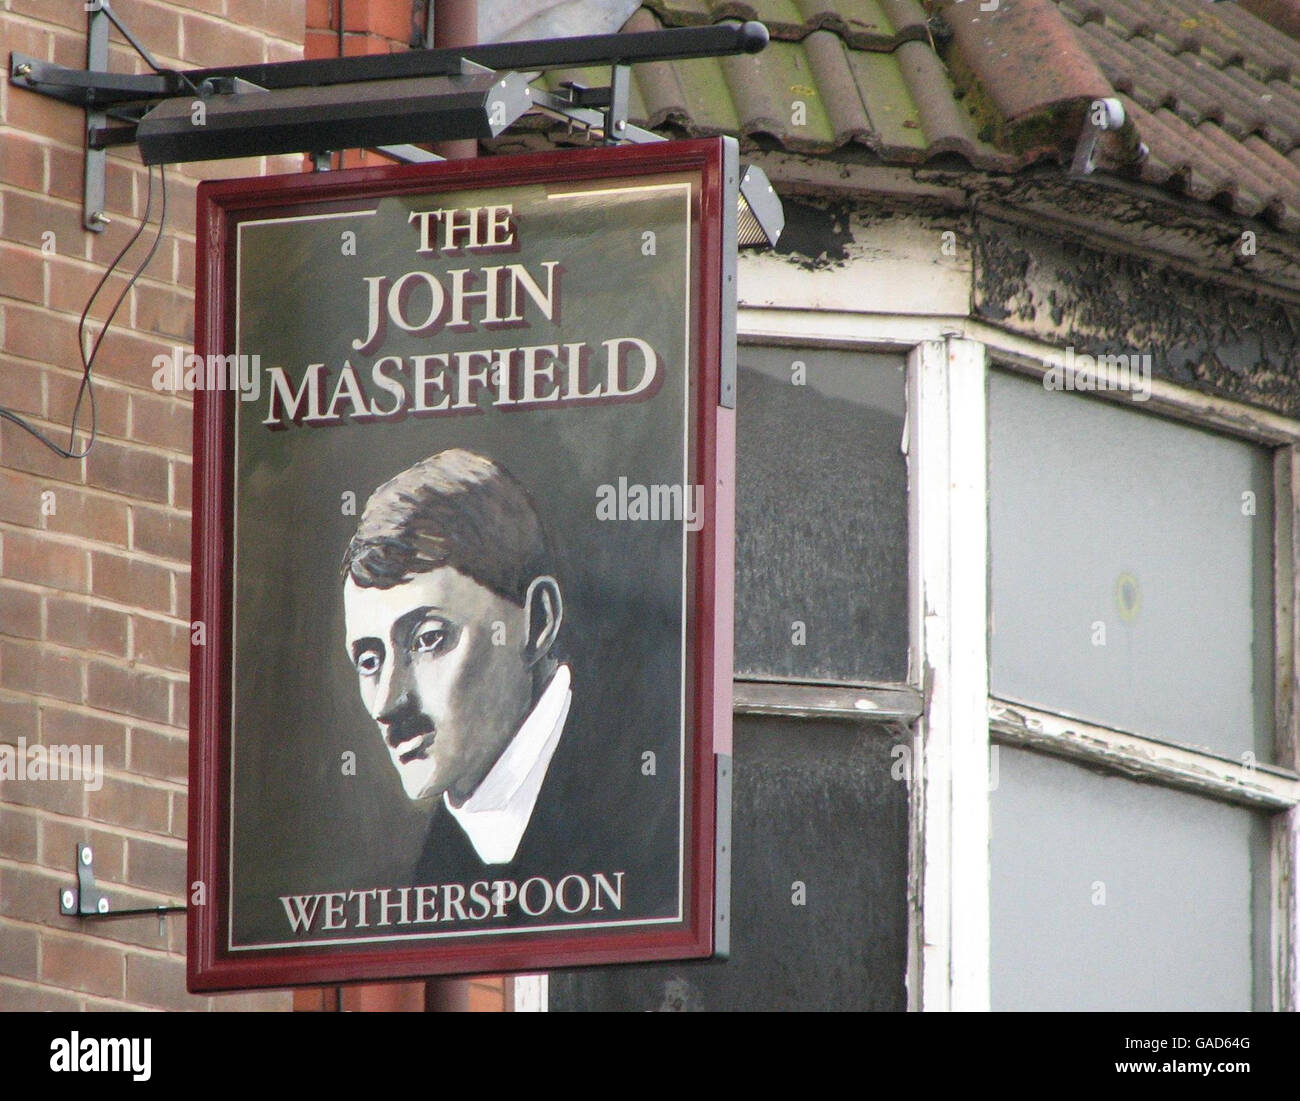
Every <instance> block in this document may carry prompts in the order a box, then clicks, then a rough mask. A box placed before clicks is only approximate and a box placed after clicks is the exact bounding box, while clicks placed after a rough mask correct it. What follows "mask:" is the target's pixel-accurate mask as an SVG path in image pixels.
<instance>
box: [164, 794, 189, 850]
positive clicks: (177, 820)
mask: <svg viewBox="0 0 1300 1101" xmlns="http://www.w3.org/2000/svg"><path fill="white" fill-rule="evenodd" d="M189 828H190V798H189V796H188V795H186V794H185V793H184V792H183V791H173V792H172V813H171V829H170V831H169V832H170V833H171V835H172V836H173V837H179V838H180V839H181V840H182V841H183V840H185V837H186V835H187V834H188V833H189Z"/></svg>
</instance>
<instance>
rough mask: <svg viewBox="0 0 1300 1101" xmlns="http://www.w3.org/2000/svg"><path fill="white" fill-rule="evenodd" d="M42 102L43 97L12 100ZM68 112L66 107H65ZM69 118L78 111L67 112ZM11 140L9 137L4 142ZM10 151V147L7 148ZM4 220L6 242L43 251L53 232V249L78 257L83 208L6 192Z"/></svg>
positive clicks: (0, 229)
mask: <svg viewBox="0 0 1300 1101" xmlns="http://www.w3.org/2000/svg"><path fill="white" fill-rule="evenodd" d="M15 98H22V99H29V98H30V99H40V98H41V97H40V96H22V97H11V99H10V101H9V102H10V103H12V102H13V100H14V99H15ZM64 109H65V110H66V109H67V108H64ZM68 113H69V114H70V115H77V114H80V112H79V111H75V110H73V111H68ZM8 140H9V138H8V135H7V134H6V136H5V141H6V143H7V142H8ZM6 151H7V145H6ZM4 199H5V201H4V217H3V219H0V237H3V238H4V239H5V240H6V241H20V242H22V243H23V244H26V245H32V246H33V247H34V248H38V249H39V248H40V247H41V246H42V245H43V244H44V243H45V241H46V240H48V238H45V239H42V237H41V234H43V233H45V232H46V231H52V232H53V233H54V250H55V252H56V253H58V254H60V255H63V256H76V255H79V246H80V244H81V241H82V234H83V233H84V232H85V230H84V229H83V228H82V225H81V208H80V206H73V205H72V204H70V203H58V202H54V201H53V200H51V199H47V198H46V197H45V196H44V195H32V194H29V193H27V192H25V191H7V192H5V197H4Z"/></svg>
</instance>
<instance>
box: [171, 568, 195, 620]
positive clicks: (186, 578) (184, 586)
mask: <svg viewBox="0 0 1300 1101" xmlns="http://www.w3.org/2000/svg"><path fill="white" fill-rule="evenodd" d="M175 577H176V602H175V604H174V605H173V606H172V615H174V616H175V617H176V618H177V619H185V620H189V618H190V613H191V610H192V609H191V606H190V575H189V571H188V570H186V571H184V572H182V571H180V570H177V571H176V575H175Z"/></svg>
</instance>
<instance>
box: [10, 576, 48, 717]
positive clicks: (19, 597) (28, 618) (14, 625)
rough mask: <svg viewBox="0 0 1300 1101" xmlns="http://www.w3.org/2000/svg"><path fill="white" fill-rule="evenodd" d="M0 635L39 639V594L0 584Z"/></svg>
mask: <svg viewBox="0 0 1300 1101" xmlns="http://www.w3.org/2000/svg"><path fill="white" fill-rule="evenodd" d="M0 634H4V635H7V636H8V637H10V638H33V639H35V638H40V637H41V595H40V593H38V592H34V591H33V590H31V589H18V588H15V587H14V586H12V585H6V584H4V583H3V582H0ZM0 736H3V731H0Z"/></svg>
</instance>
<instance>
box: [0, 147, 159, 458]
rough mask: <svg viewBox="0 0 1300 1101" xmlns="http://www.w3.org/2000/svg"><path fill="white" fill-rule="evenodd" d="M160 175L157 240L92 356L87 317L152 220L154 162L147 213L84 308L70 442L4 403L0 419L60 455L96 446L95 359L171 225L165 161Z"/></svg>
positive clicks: (111, 315) (81, 454) (76, 454)
mask: <svg viewBox="0 0 1300 1101" xmlns="http://www.w3.org/2000/svg"><path fill="white" fill-rule="evenodd" d="M158 175H159V179H160V181H161V183H162V187H161V191H162V208H161V210H160V212H159V217H158V232H157V233H156V234H155V235H154V239H153V244H151V245H150V246H149V251H148V252H147V253H146V254H145V257H144V259H143V260H141V261H140V263H139V265H138V266H137V267H136V269H135V272H134V274H133V275H132V276H131V278H130V279H128V280H127V283H126V286H125V287H123V288H122V293H121V294H120V295H118V296H117V301H116V302H114V303H113V308H112V309H111V310H110V311H109V314H108V317H107V318H105V319H104V324H103V326H102V327H101V328H100V330H99V335H98V336H97V337H96V338H95V342H94V344H93V345H92V347H91V350H90V355H89V356H87V355H86V338H85V332H86V319H87V317H89V315H90V308H91V307H92V306H93V305H94V304H95V299H96V298H98V297H99V293H100V291H102V290H103V289H104V286H105V285H106V284H107V283H108V280H109V278H110V277H111V276H112V274H113V272H115V271H116V270H117V267H118V265H119V264H120V263H121V262H122V260H123V258H124V257H125V256H126V254H127V253H128V252H129V251H130V250H131V247H132V246H133V245H134V244H135V243H136V241H138V240H139V239H140V235H141V234H142V233H143V232H144V229H145V226H147V225H148V224H149V212H150V210H151V209H152V207H153V168H152V166H151V167H150V168H149V169H148V180H149V188H148V191H147V193H146V197H145V202H144V214H143V216H142V217H141V218H140V224H139V225H138V226H137V227H136V229H135V232H134V233H132V234H131V237H130V240H128V241H127V242H126V244H125V245H123V246H122V250H121V251H120V252H119V253H118V254H117V256H115V257H114V258H113V262H112V263H111V264H110V265H109V266H108V268H107V269H106V270H105V272H104V274H103V275H102V276H100V279H99V282H98V283H97V284H95V289H94V290H93V291H92V292H91V294H90V298H89V299H87V300H86V306H85V309H83V310H82V311H81V318H80V319H79V320H78V322H77V351H78V353H79V355H80V356H81V386H80V387H78V389H77V401H76V404H75V405H74V406H73V408H72V423H71V426H70V427H69V429H68V446H67V447H61V446H60V445H59V444H57V443H55V442H54V441H53V440H52V439H50V438H49V437H48V436H46V435H45V433H44V432H42V431H41V430H40V429H39V428H37V427H36V426H35V425H33V424H31V423H30V422H29V421H28V420H27V418H26V417H23V416H22V415H21V414H18V413H15V412H14V411H13V410H11V409H6V408H5V407H4V406H0V420H7V421H9V422H10V423H12V424H16V425H17V426H18V427H19V428H21V429H22V430H23V431H24V432H27V433H29V434H30V435H32V436H34V437H35V438H36V439H37V440H39V441H40V442H41V443H43V444H44V445H45V446H46V447H48V448H49V449H50V450H51V451H53V452H54V453H55V454H56V455H60V456H62V457H63V458H65V459H84V458H85V457H86V456H87V455H89V454H90V449H91V448H92V447H94V446H95V439H96V435H97V417H96V412H95V387H94V384H93V383H92V382H91V377H90V374H91V370H92V368H93V367H94V363H95V356H96V355H98V353H99V346H100V345H101V344H102V343H103V342H104V335H105V334H106V333H107V332H108V328H109V326H110V325H112V323H113V318H115V317H116V316H117V311H118V310H119V309H121V307H122V303H123V302H124V301H126V296H127V295H128V294H130V293H131V288H132V287H134V286H135V284H136V282H137V281H138V280H139V278H140V276H141V275H142V274H143V273H144V270H145V268H147V267H148V266H149V263H150V261H151V260H153V258H154V255H155V254H156V253H157V251H158V246H159V245H160V244H161V243H162V237H163V232H164V231H165V229H166V226H167V169H166V166H164V165H159V166H158ZM87 395H89V398H90V435H89V438H88V439H87V441H86V446H85V447H84V448H83V449H81V450H79V451H78V450H75V445H76V442H77V423H78V421H79V420H80V419H81V406H82V403H83V401H85V399H86V397H87Z"/></svg>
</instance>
